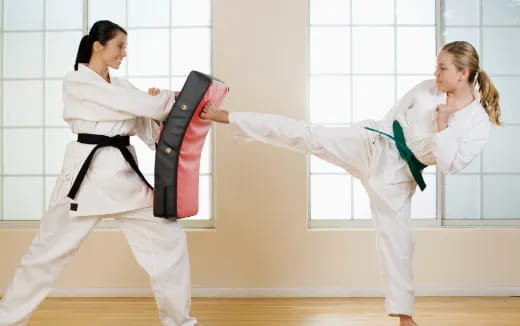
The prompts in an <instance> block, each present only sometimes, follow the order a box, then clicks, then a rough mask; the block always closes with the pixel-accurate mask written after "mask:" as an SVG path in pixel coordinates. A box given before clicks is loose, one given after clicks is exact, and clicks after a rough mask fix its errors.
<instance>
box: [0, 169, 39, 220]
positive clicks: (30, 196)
mask: <svg viewBox="0 0 520 326" xmlns="http://www.w3.org/2000/svg"><path fill="white" fill-rule="evenodd" d="M43 179H44V178H42V177H5V178H4V189H9V191H4V201H3V203H4V219H5V220H39V219H40V218H41V215H42V213H43V207H44V203H43Z"/></svg>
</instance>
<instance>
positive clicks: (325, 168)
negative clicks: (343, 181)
mask: <svg viewBox="0 0 520 326" xmlns="http://www.w3.org/2000/svg"><path fill="white" fill-rule="evenodd" d="M309 156H310V164H311V173H317V172H318V173H319V172H324V173H345V170H344V169H342V168H340V167H339V166H337V165H334V164H332V163H329V162H327V161H325V160H322V159H321V158H318V157H316V156H314V155H309Z"/></svg>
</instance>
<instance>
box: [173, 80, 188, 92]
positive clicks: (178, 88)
mask: <svg viewBox="0 0 520 326" xmlns="http://www.w3.org/2000/svg"><path fill="white" fill-rule="evenodd" d="M185 82H186V76H185V77H173V78H171V79H170V83H171V85H172V86H171V87H172V88H171V89H172V90H173V91H177V92H180V91H181V89H182V86H184V83H185Z"/></svg>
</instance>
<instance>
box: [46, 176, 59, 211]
mask: <svg viewBox="0 0 520 326" xmlns="http://www.w3.org/2000/svg"><path fill="white" fill-rule="evenodd" d="M57 179H58V178H57V177H46V178H45V206H46V207H49V203H50V200H51V196H52V191H53V190H54V187H55V186H56V180H57Z"/></svg>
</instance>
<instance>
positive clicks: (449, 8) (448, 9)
mask: <svg viewBox="0 0 520 326" xmlns="http://www.w3.org/2000/svg"><path fill="white" fill-rule="evenodd" d="M479 2H480V0H444V8H443V9H444V10H443V12H444V23H445V24H446V25H478V24H479V20H480V17H479Z"/></svg>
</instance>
